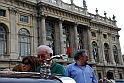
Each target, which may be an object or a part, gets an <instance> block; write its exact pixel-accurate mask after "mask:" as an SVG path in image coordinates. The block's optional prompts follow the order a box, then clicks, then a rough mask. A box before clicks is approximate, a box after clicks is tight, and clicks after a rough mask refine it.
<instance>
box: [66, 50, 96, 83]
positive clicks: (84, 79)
mask: <svg viewBox="0 0 124 83" xmlns="http://www.w3.org/2000/svg"><path fill="white" fill-rule="evenodd" d="M74 60H75V62H74V63H71V64H69V65H67V66H66V68H65V72H66V76H69V77H71V78H73V79H74V80H75V81H76V83H98V80H97V78H96V75H95V73H94V70H93V69H92V68H91V67H90V66H89V65H88V64H87V61H88V55H87V51H86V50H85V49H82V50H80V51H77V53H76V54H75V56H74Z"/></svg>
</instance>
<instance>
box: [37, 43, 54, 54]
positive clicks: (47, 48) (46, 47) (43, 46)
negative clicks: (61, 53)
mask: <svg viewBox="0 0 124 83" xmlns="http://www.w3.org/2000/svg"><path fill="white" fill-rule="evenodd" d="M41 48H44V49H46V51H47V53H48V54H50V53H52V55H53V50H52V49H51V48H50V47H49V46H46V45H40V46H39V47H38V48H37V49H36V52H37V54H38V51H39V49H41Z"/></svg>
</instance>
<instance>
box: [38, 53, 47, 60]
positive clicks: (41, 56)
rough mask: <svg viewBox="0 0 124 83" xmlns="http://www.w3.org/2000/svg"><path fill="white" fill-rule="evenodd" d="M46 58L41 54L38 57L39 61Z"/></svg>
mask: <svg viewBox="0 0 124 83" xmlns="http://www.w3.org/2000/svg"><path fill="white" fill-rule="evenodd" d="M45 57H46V54H40V55H38V56H37V58H38V59H39V58H42V59H44V58H45Z"/></svg>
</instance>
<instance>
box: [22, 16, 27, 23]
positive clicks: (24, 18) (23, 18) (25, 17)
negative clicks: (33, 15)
mask: <svg viewBox="0 0 124 83" xmlns="http://www.w3.org/2000/svg"><path fill="white" fill-rule="evenodd" d="M20 21H21V22H26V23H28V16H24V15H20Z"/></svg>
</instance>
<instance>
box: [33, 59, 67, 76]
mask: <svg viewBox="0 0 124 83" xmlns="http://www.w3.org/2000/svg"><path fill="white" fill-rule="evenodd" d="M40 68H41V66H39V67H38V68H37V69H36V71H35V72H39V73H40ZM50 71H51V73H52V74H54V73H55V74H60V75H64V76H65V70H64V67H63V66H62V65H61V64H58V63H56V62H54V61H52V65H51V67H50Z"/></svg>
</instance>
